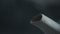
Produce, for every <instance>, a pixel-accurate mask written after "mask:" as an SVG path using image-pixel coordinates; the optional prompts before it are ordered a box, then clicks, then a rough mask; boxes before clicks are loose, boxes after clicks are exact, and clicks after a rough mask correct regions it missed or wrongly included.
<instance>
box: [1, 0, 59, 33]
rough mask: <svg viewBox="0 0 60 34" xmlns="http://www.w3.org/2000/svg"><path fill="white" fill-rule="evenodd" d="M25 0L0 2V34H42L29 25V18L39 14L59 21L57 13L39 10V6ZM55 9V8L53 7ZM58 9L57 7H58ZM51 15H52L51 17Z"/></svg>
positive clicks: (3, 0)
mask: <svg viewBox="0 0 60 34" xmlns="http://www.w3.org/2000/svg"><path fill="white" fill-rule="evenodd" d="M35 5H36V4H35V3H33V2H28V1H25V0H0V33H1V34H43V32H42V31H41V30H40V29H38V28H36V27H35V26H33V25H32V24H30V23H29V21H30V20H31V18H32V17H33V16H34V15H36V14H39V13H41V12H42V13H44V14H45V15H47V16H48V17H50V18H52V19H54V20H57V19H58V20H59V19H60V18H59V17H60V16H59V14H60V13H59V11H58V12H56V11H57V10H55V9H54V10H55V11H54V10H53V12H52V11H51V9H53V8H50V7H49V10H47V9H43V10H41V9H39V7H40V6H39V5H37V6H35ZM55 8H56V7H55ZM58 8H59V7H58ZM52 14H53V15H52Z"/></svg>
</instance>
